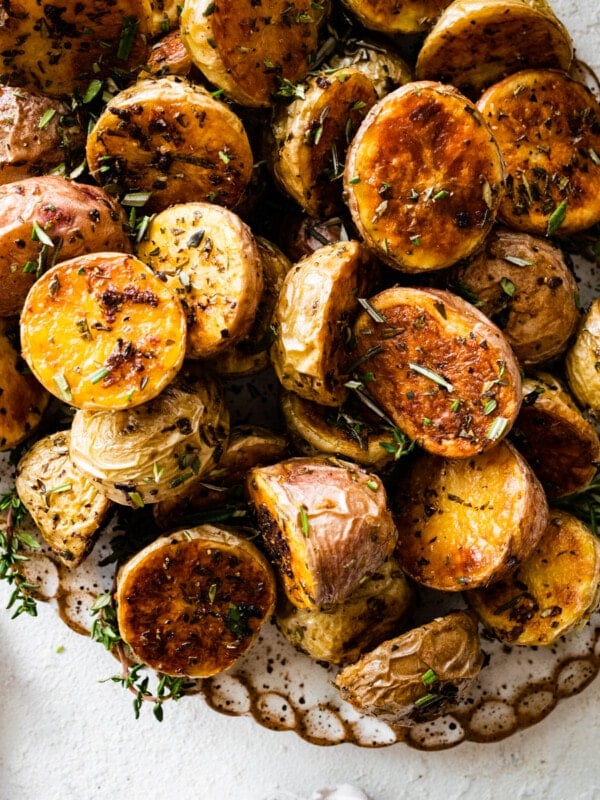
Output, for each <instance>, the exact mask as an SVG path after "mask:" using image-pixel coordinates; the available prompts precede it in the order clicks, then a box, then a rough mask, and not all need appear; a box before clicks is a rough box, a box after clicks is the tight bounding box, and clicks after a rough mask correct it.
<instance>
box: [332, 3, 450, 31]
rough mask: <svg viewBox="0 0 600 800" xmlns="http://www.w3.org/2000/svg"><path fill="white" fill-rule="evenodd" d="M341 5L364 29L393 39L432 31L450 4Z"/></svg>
mask: <svg viewBox="0 0 600 800" xmlns="http://www.w3.org/2000/svg"><path fill="white" fill-rule="evenodd" d="M342 2H343V4H344V5H345V6H346V8H347V9H348V10H349V11H351V12H352V14H353V15H354V16H355V17H356V18H357V19H358V21H359V22H360V23H362V24H363V25H364V26H365V28H368V29H369V30H372V31H378V32H379V33H385V34H388V35H390V36H394V35H396V34H406V33H422V32H423V31H427V30H429V28H431V27H432V25H433V24H434V22H435V21H436V19H437V18H438V17H439V15H440V14H441V13H442V11H443V10H444V8H446V6H447V5H448V3H449V2H450V0H411V2H408V3H390V2H388V1H387V0H342Z"/></svg>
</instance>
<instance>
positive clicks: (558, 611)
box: [464, 509, 600, 646]
mask: <svg viewBox="0 0 600 800" xmlns="http://www.w3.org/2000/svg"><path fill="white" fill-rule="evenodd" d="M464 596H465V600H466V601H467V603H468V604H469V607H470V608H471V609H472V610H473V611H474V612H475V613H476V614H477V616H478V617H479V619H480V621H481V622H482V624H483V625H484V627H485V628H486V629H487V630H488V631H490V632H491V633H492V634H493V635H494V636H495V637H496V638H498V639H500V641H502V642H506V643H507V644H510V645H529V646H538V645H551V644H553V643H554V642H555V641H556V640H557V639H558V638H559V637H560V636H564V635H565V634H567V633H569V632H570V631H572V630H573V629H575V628H577V627H580V626H581V625H583V624H585V622H587V620H588V619H589V616H590V614H591V613H592V611H595V609H596V607H597V605H598V600H599V598H600V543H599V542H598V539H597V537H596V536H595V535H594V534H593V533H592V532H591V531H590V530H589V528H588V527H587V526H586V525H584V523H583V522H581V520H579V519H577V518H576V517H574V516H572V515H571V514H568V513H565V512H564V511H558V510H555V509H551V511H550V519H549V522H548V526H547V528H546V530H545V531H544V534H543V535H542V538H541V539H540V541H539V542H538V545H537V547H536V548H535V549H534V551H533V552H532V553H531V554H530V555H529V557H528V558H527V559H525V561H523V562H522V563H521V564H520V565H519V566H518V567H517V568H516V570H515V571H514V573H513V574H512V575H510V576H509V577H507V578H506V579H504V580H502V581H500V582H499V583H495V584H494V585H493V586H490V587H489V588H487V589H475V590H473V591H472V592H465V595H464Z"/></svg>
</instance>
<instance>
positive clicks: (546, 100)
mask: <svg viewBox="0 0 600 800" xmlns="http://www.w3.org/2000/svg"><path fill="white" fill-rule="evenodd" d="M477 107H478V108H479V111H480V112H481V114H482V116H483V118H484V119H485V120H486V122H487V123H488V125H489V127H490V129H491V131H492V133H493V135H494V137H495V139H496V141H497V142H498V147H499V148H500V151H501V153H502V158H503V160H504V163H505V165H506V187H507V188H506V192H505V195H504V198H503V199H502V202H501V205H500V209H499V212H498V218H499V219H501V220H502V221H503V222H505V223H506V224H507V225H508V226H509V227H511V228H513V229H515V230H520V231H527V232H528V233H533V234H538V235H540V236H543V235H548V236H551V235H553V234H557V235H565V236H566V235H569V234H572V233H575V232H577V231H582V230H584V229H586V228H589V227H590V226H591V225H594V224H595V223H596V222H598V221H600V196H599V195H598V192H597V187H598V181H599V180H600V158H599V157H598V155H597V153H599V152H600V105H599V104H598V100H597V99H596V97H595V95H594V94H593V92H592V91H591V90H590V89H588V88H587V87H586V86H584V85H583V84H582V83H579V82H578V81H575V80H573V79H572V78H570V77H569V76H568V75H566V74H565V73H564V72H559V71H557V70H523V71H521V72H517V73H515V74H514V75H510V76H509V77H507V78H505V79H504V80H502V81H500V82H499V83H496V84H494V85H493V86H491V87H490V88H489V89H488V90H487V91H486V92H485V93H484V94H483V95H482V96H481V97H480V99H479V101H478V103H477Z"/></svg>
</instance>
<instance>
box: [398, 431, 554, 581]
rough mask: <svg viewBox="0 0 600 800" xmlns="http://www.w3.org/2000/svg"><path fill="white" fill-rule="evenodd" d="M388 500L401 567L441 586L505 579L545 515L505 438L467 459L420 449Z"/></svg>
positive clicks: (527, 470)
mask: <svg viewBox="0 0 600 800" xmlns="http://www.w3.org/2000/svg"><path fill="white" fill-rule="evenodd" d="M393 501H394V509H395V512H394V521H395V523H396V527H397V529H398V544H397V546H396V550H395V554H396V557H397V559H398V561H399V563H400V566H401V567H402V569H404V570H405V571H406V572H407V573H408V574H409V575H410V576H411V577H412V578H414V580H416V581H417V582H418V583H421V584H423V585H425V586H429V587H430V588H432V589H438V590H440V591H444V592H458V591H462V590H464V589H469V588H476V587H480V586H488V585H489V584H491V583H493V582H494V581H497V580H500V579H501V578H503V577H505V576H506V575H507V574H509V573H510V572H511V571H512V570H514V569H515V567H516V566H517V565H518V564H519V563H520V562H521V561H522V560H523V559H525V558H527V556H528V555H529V554H530V553H531V551H532V550H533V548H534V547H535V545H536V544H537V542H538V541H539V539H540V537H541V535H542V533H543V531H544V529H545V527H546V524H547V520H548V503H547V501H546V496H545V494H544V491H543V489H542V487H541V485H540V483H539V481H538V479H537V478H536V476H535V474H534V472H533V470H532V469H531V467H530V466H529V465H528V464H527V462H526V461H525V459H524V458H523V456H521V455H520V454H519V453H518V452H517V450H516V449H515V448H514V447H513V445H511V444H510V443H509V442H507V441H502V442H500V443H498V444H497V445H496V446H495V447H494V448H493V449H492V450H488V451H486V452H485V453H483V454H481V455H479V456H474V457H473V458H470V459H449V458H441V457H440V456H434V455H430V454H428V453H422V454H420V455H419V456H418V457H417V458H416V459H415V460H414V461H413V462H412V464H411V467H410V470H409V471H408V472H407V473H406V474H405V475H404V476H403V477H402V478H401V479H400V480H399V481H398V484H397V486H396V488H395V490H393Z"/></svg>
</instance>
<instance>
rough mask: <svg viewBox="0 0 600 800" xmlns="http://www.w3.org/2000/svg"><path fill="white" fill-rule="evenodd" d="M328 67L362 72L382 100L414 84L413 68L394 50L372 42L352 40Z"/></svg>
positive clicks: (331, 58) (329, 60)
mask: <svg viewBox="0 0 600 800" xmlns="http://www.w3.org/2000/svg"><path fill="white" fill-rule="evenodd" d="M327 64H328V66H329V67H330V68H331V69H347V68H348V67H356V69H359V70H360V71H361V72H362V73H363V74H364V75H366V76H367V77H368V78H370V79H371V81H372V82H373V88H374V89H375V93H376V94H377V98H378V99H381V98H382V97H384V96H385V95H386V94H389V93H390V92H393V91H394V89H397V88H398V87H399V86H403V85H404V84H405V83H408V82H409V81H411V80H412V70H411V68H410V67H409V65H408V64H407V63H406V61H405V60H404V59H403V58H402V57H401V56H400V55H399V54H398V52H397V51H396V50H395V49H394V48H393V47H391V46H390V47H387V46H385V45H384V44H382V43H381V42H374V41H369V40H368V39H362V38H361V39H360V40H353V39H350V40H349V41H347V42H346V43H345V46H344V50H343V52H341V53H336V54H334V55H333V56H331V57H330V58H328V59H327Z"/></svg>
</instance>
